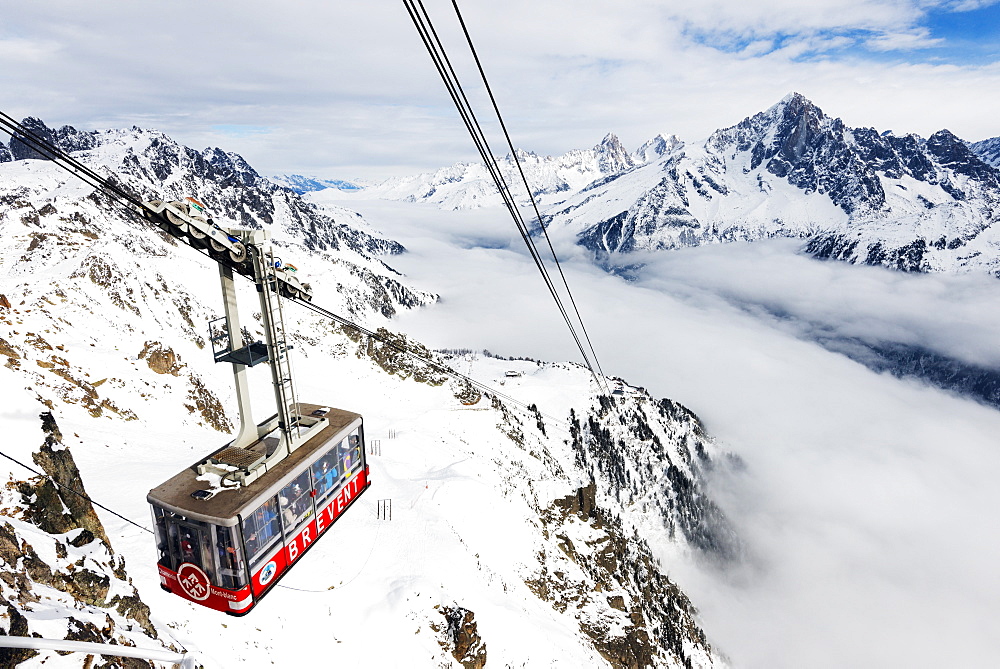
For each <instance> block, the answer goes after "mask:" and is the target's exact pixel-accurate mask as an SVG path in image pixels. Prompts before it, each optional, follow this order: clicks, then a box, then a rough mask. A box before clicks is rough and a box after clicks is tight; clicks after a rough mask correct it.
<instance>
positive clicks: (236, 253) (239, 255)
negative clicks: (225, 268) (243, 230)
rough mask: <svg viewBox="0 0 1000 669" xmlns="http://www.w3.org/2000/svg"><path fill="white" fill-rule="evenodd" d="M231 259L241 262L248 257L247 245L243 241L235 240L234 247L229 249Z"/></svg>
mask: <svg viewBox="0 0 1000 669" xmlns="http://www.w3.org/2000/svg"><path fill="white" fill-rule="evenodd" d="M229 259H230V260H232V261H233V262H235V263H241V262H243V261H244V260H246V259H247V247H245V246H243V244H242V242H234V243H233V248H231V249H229Z"/></svg>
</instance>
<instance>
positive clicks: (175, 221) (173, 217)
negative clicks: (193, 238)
mask: <svg viewBox="0 0 1000 669" xmlns="http://www.w3.org/2000/svg"><path fill="white" fill-rule="evenodd" d="M163 213H165V214H166V215H167V220H168V221H170V225H172V226H174V227H176V228H179V229H180V231H181V232H187V228H188V225H187V222H185V221H184V219H183V218H181V217H180V216H178V215H177V214H175V213H174V212H172V211H170V210H169V209H164V210H163Z"/></svg>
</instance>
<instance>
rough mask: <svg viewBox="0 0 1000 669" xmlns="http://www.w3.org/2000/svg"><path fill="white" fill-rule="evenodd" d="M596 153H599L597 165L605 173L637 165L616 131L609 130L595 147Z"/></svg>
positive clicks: (616, 171) (612, 172) (615, 172)
mask: <svg viewBox="0 0 1000 669" xmlns="http://www.w3.org/2000/svg"><path fill="white" fill-rule="evenodd" d="M594 153H595V154H596V155H597V165H598V167H599V168H600V170H601V172H603V173H604V174H617V173H619V172H624V171H625V170H628V169H631V168H633V167H635V162H634V161H633V160H632V156H630V155H629V153H628V151H627V150H626V149H625V146H624V145H623V144H622V142H621V140H620V139H618V136H617V135H615V134H614V133H611V132H609V133H608V134H607V135H606V136H605V137H604V139H602V140H601V143H600V144H598V145H597V146H595V147H594Z"/></svg>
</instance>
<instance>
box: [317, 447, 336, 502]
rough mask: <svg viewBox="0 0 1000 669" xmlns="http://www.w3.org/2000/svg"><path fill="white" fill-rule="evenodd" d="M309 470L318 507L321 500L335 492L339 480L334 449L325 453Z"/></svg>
mask: <svg viewBox="0 0 1000 669" xmlns="http://www.w3.org/2000/svg"><path fill="white" fill-rule="evenodd" d="M310 469H311V470H312V477H313V485H314V486H315V490H316V505H317V506H319V503H320V502H321V501H322V500H324V499H326V498H327V497H329V496H330V495H332V494H333V493H334V492H336V490H337V480H338V479H340V460H339V459H338V458H337V451H336V449H334V450H332V451H330V452H328V453H325V454H324V455H323V457H321V458H320V459H319V460H317V461H316V462H314V463H313V465H312V467H310Z"/></svg>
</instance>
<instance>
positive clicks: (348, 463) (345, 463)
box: [339, 430, 361, 476]
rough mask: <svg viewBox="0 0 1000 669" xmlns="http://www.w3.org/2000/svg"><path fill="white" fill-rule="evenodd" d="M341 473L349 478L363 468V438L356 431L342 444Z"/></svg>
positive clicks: (340, 449)
mask: <svg viewBox="0 0 1000 669" xmlns="http://www.w3.org/2000/svg"><path fill="white" fill-rule="evenodd" d="M339 451H340V463H341V465H340V466H341V473H342V474H343V475H344V476H349V475H350V474H351V472H353V471H354V470H355V469H357V468H358V467H360V466H361V436H360V435H359V434H358V431H357V430H355V431H354V432H353V433H352V434H351V435H350V436H349V437H347V439H344V440H343V441H342V442H340V448H339Z"/></svg>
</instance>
